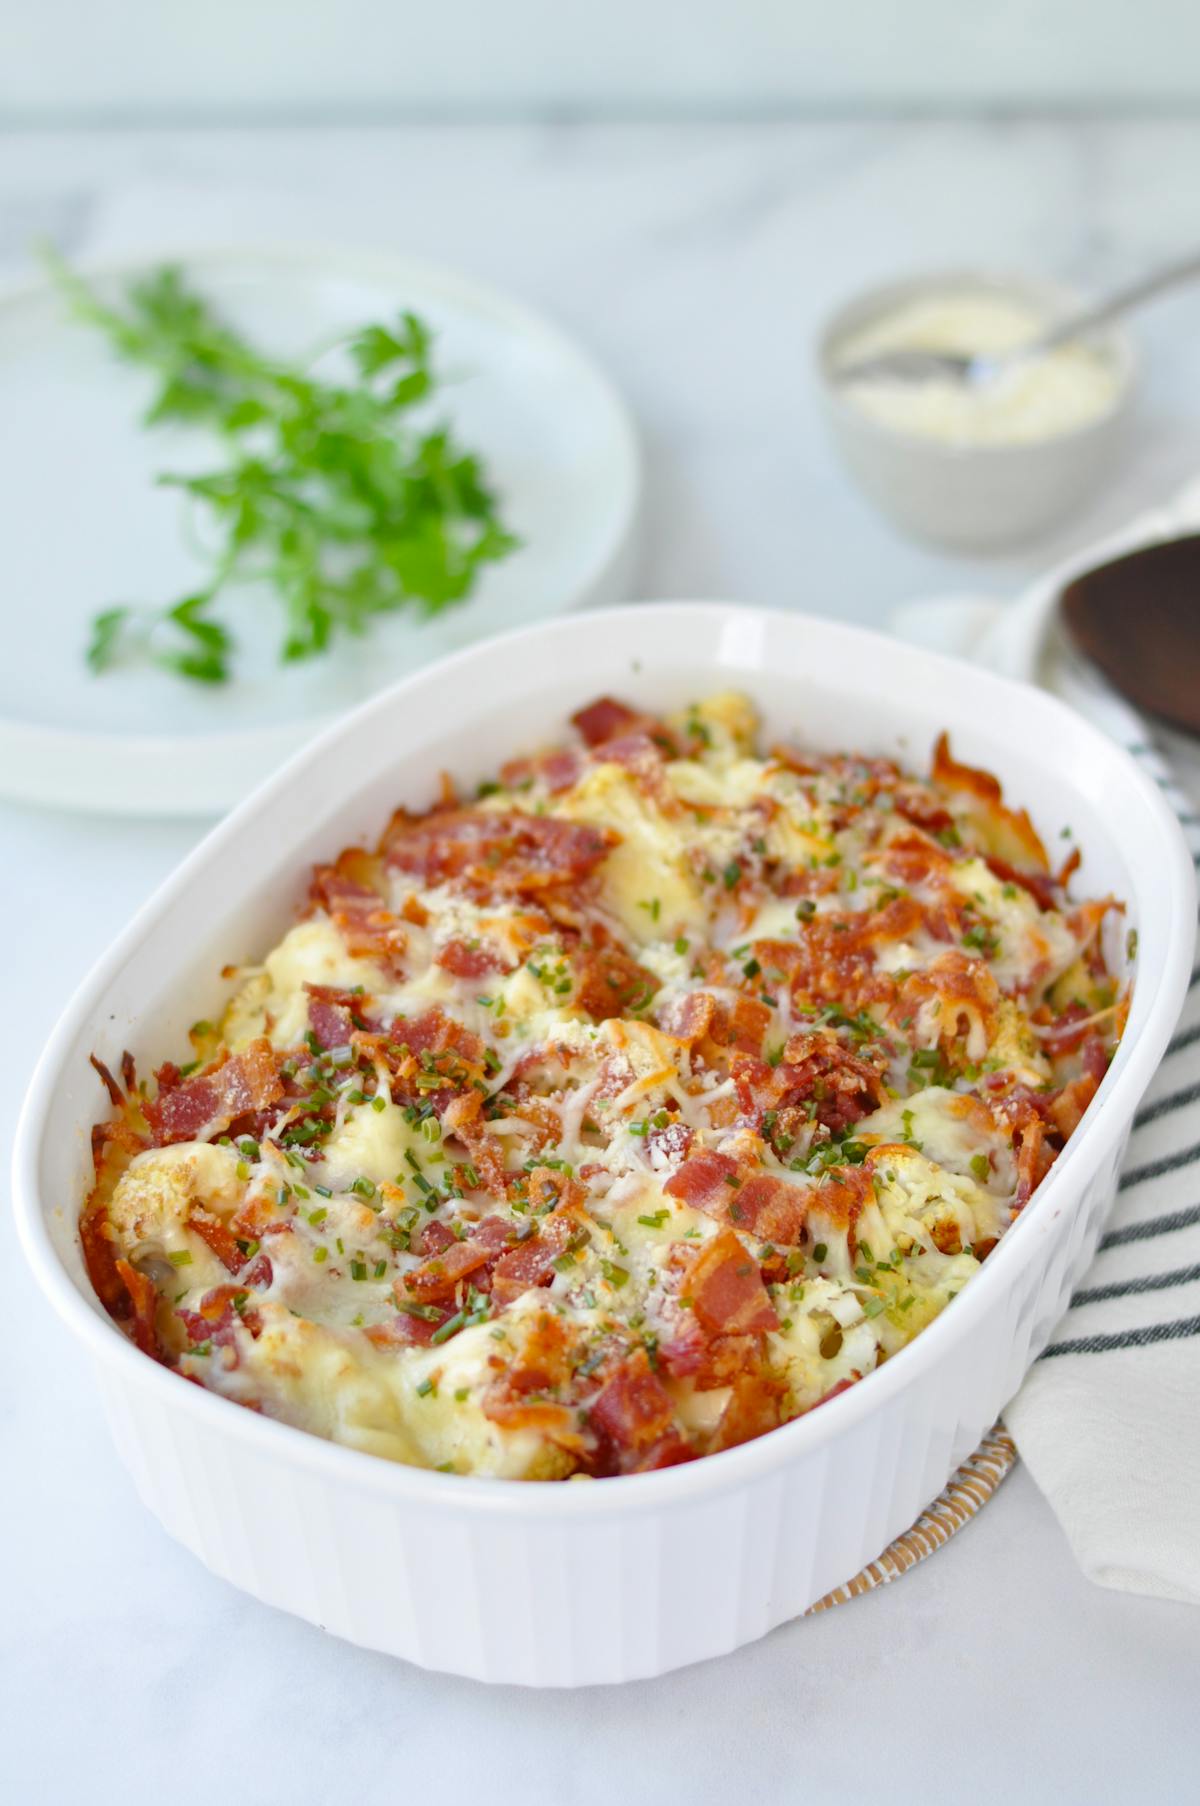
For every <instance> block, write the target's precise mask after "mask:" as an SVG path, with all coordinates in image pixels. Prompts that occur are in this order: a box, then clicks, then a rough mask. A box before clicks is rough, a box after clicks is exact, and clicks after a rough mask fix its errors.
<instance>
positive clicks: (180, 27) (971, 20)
mask: <svg viewBox="0 0 1200 1806" xmlns="http://www.w3.org/2000/svg"><path fill="white" fill-rule="evenodd" d="M1198 97H1200V8H1197V7H1196V5H1195V4H1194V0H1140V3H1139V4H1137V5H1134V4H1132V0H603V4H600V3H598V0H436V3H435V4H430V0H205V4H203V5H197V4H195V3H194V0H103V3H100V0H91V3H89V0H3V5H2V6H0V118H8V119H10V120H14V119H15V120H20V121H23V122H26V123H34V122H37V121H39V120H45V119H50V120H56V121H60V122H61V121H71V120H77V119H81V118H83V119H91V120H97V121H100V120H103V121H116V122H128V121H131V120H145V119H147V118H155V119H158V120H162V121H164V122H171V123H176V122H178V121H179V120H180V119H181V118H193V119H204V120H209V119H211V120H221V119H229V118H231V117H262V116H264V115H273V116H276V117H279V116H282V117H287V118H291V119H315V118H326V119H327V118H336V119H338V120H341V121H345V122H348V123H352V122H354V121H356V120H361V119H363V118H364V116H366V117H370V116H372V115H379V114H384V115H391V114H401V115H404V114H409V115H411V114H412V113H414V112H423V113H427V114H436V113H437V112H439V111H444V110H445V109H446V108H452V109H454V110H456V111H458V112H459V113H464V114H468V115H469V114H471V113H479V112H480V111H482V112H485V113H493V114H495V113H501V114H511V113H519V112H521V111H522V110H524V109H528V108H533V109H536V110H540V111H543V112H545V111H549V112H551V113H554V114H557V115H561V114H562V113H564V112H568V113H569V112H572V111H579V110H583V111H588V112H592V113H598V114H601V115H613V114H616V115H620V114H622V113H627V112H629V111H631V110H632V111H639V112H651V113H661V112H663V111H664V110H667V111H673V112H685V113H686V112H696V111H700V112H704V111H712V110H716V111H723V112H737V113H745V112H748V111H754V112H761V111H763V110H770V109H781V108H782V109H788V110H791V109H798V110H799V111H801V112H803V111H805V110H813V109H816V110H820V109H823V108H831V107H832V108H837V109H847V108H848V109H851V110H862V109H864V108H869V107H872V106H874V107H884V106H895V105H904V106H917V107H921V106H926V105H930V104H933V105H937V106H940V107H950V108H954V109H958V110H962V109H964V108H969V107H971V106H978V105H995V104H999V105H1002V106H1005V107H1011V106H1014V105H1016V106H1021V105H1045V104H1057V103H1060V102H1067V103H1069V104H1071V105H1073V106H1080V105H1082V106H1086V107H1089V108H1095V107H1096V106H1098V105H1104V104H1110V103H1113V102H1120V103H1126V104H1127V103H1129V102H1131V101H1132V102H1138V103H1143V104H1146V103H1148V104H1152V105H1154V104H1164V103H1167V104H1175V103H1180V102H1184V103H1187V102H1191V103H1194V102H1195V101H1196V100H1197V98H1198Z"/></svg>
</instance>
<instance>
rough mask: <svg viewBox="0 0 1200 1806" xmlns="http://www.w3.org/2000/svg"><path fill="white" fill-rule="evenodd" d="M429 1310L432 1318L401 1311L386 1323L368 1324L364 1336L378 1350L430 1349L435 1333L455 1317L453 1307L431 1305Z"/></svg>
mask: <svg viewBox="0 0 1200 1806" xmlns="http://www.w3.org/2000/svg"><path fill="white" fill-rule="evenodd" d="M428 1308H429V1309H430V1311H432V1312H433V1313H434V1314H433V1315H432V1316H429V1317H425V1316H421V1317H418V1316H414V1315H413V1313H412V1312H410V1311H400V1312H398V1313H397V1315H396V1316H395V1317H392V1318H389V1320H388V1321H387V1322H386V1323H370V1324H368V1325H367V1327H366V1328H365V1329H364V1330H363V1334H364V1336H366V1338H367V1341H368V1342H371V1343H373V1344H374V1346H375V1347H376V1348H383V1349H397V1348H428V1347H429V1345H430V1343H431V1342H432V1341H433V1336H434V1332H435V1331H436V1330H439V1329H440V1328H441V1327H442V1325H443V1323H449V1321H450V1319H451V1317H453V1316H454V1315H455V1311H454V1307H453V1305H441V1306H439V1305H430V1306H429V1307H428Z"/></svg>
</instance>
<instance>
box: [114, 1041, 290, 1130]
mask: <svg viewBox="0 0 1200 1806" xmlns="http://www.w3.org/2000/svg"><path fill="white" fill-rule="evenodd" d="M155 1077H156V1078H157V1080H158V1096H157V1097H156V1098H155V1099H154V1101H153V1103H147V1104H145V1105H144V1106H143V1112H144V1115H145V1118H146V1123H147V1126H148V1127H149V1130H150V1136H151V1145H152V1146H153V1147H160V1148H162V1147H167V1146H169V1145H170V1143H171V1142H175V1141H196V1140H197V1139H199V1138H200V1137H201V1136H212V1135H220V1134H223V1133H224V1131H225V1130H226V1129H227V1128H228V1127H229V1125H230V1123H232V1122H235V1121H236V1120H237V1118H238V1117H239V1116H246V1115H248V1114H249V1113H250V1112H251V1111H254V1110H263V1109H265V1108H266V1107H267V1105H268V1104H273V1103H276V1102H277V1101H278V1099H279V1098H281V1097H282V1096H283V1086H282V1084H281V1083H280V1079H279V1073H278V1071H277V1070H276V1056H275V1052H274V1049H273V1048H272V1046H271V1043H270V1042H269V1041H268V1040H266V1039H259V1040H257V1041H251V1043H250V1045H249V1046H248V1047H246V1048H244V1049H243V1050H242V1052H241V1053H238V1054H231V1055H230V1056H229V1057H228V1058H227V1059H225V1060H223V1061H222V1062H221V1064H220V1065H219V1066H216V1067H214V1068H212V1069H211V1070H210V1071H208V1072H198V1073H196V1074H194V1076H193V1077H191V1078H188V1079H184V1078H182V1077H181V1076H180V1072H179V1068H178V1067H177V1066H173V1065H170V1064H168V1065H166V1066H161V1067H160V1068H159V1070H158V1072H157V1073H156V1074H155Z"/></svg>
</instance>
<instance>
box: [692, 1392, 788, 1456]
mask: <svg viewBox="0 0 1200 1806" xmlns="http://www.w3.org/2000/svg"><path fill="white" fill-rule="evenodd" d="M785 1391H786V1387H785V1386H784V1383H783V1381H782V1380H777V1379H775V1378H774V1377H773V1376H772V1375H771V1374H769V1373H761V1372H760V1373H739V1374H737V1375H735V1377H734V1379H733V1382H732V1386H731V1390H730V1396H729V1402H728V1404H727V1405H726V1406H725V1409H724V1410H723V1411H722V1413H721V1420H720V1422H719V1423H718V1425H717V1427H716V1429H715V1430H714V1431H713V1433H712V1435H711V1437H710V1438H709V1441H708V1446H707V1447H706V1449H705V1451H704V1452H705V1454H706V1455H715V1454H717V1453H718V1452H719V1450H721V1449H732V1448H736V1447H737V1446H738V1444H739V1443H742V1442H752V1441H753V1440H754V1438H755V1437H756V1436H765V1435H766V1433H767V1431H768V1430H774V1429H777V1428H778V1426H779V1422H780V1407H781V1403H782V1400H783V1397H784V1394H785Z"/></svg>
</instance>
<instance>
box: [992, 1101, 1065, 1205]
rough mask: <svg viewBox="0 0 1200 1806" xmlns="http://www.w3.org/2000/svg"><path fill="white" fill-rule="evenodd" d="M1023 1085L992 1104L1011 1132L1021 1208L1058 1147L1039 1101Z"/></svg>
mask: <svg viewBox="0 0 1200 1806" xmlns="http://www.w3.org/2000/svg"><path fill="white" fill-rule="evenodd" d="M1042 1101H1044V1100H1040V1099H1039V1100H1035V1099H1034V1097H1033V1095H1032V1094H1031V1093H1030V1092H1029V1091H1028V1090H1027V1089H1026V1087H1025V1086H1024V1085H1018V1086H1016V1087H1015V1088H1014V1089H1013V1090H1012V1091H1010V1092H1009V1094H1008V1096H1007V1097H1003V1098H1001V1099H1000V1100H999V1101H998V1102H997V1103H995V1104H993V1106H992V1109H993V1112H994V1114H995V1115H996V1116H997V1117H998V1118H999V1120H1000V1121H1001V1122H1003V1123H1004V1124H1005V1125H1006V1126H1007V1127H1008V1129H1009V1130H1010V1132H1011V1134H1012V1145H1013V1157H1014V1159H1015V1160H1016V1163H1017V1192H1016V1198H1015V1200H1014V1202H1015V1204H1016V1207H1017V1209H1018V1210H1021V1209H1023V1208H1024V1206H1025V1205H1026V1204H1028V1202H1029V1200H1030V1198H1031V1197H1032V1196H1033V1194H1034V1192H1035V1191H1036V1190H1037V1188H1038V1186H1039V1185H1040V1184H1041V1182H1042V1180H1043V1179H1044V1178H1045V1176H1046V1174H1047V1173H1048V1172H1049V1170H1050V1168H1051V1166H1052V1165H1053V1164H1054V1159H1055V1156H1056V1154H1057V1152H1058V1150H1057V1149H1056V1148H1054V1147H1051V1146H1050V1144H1049V1143H1048V1142H1047V1140H1046V1124H1045V1120H1044V1118H1043V1116H1042V1112H1041V1110H1040V1109H1039V1108H1038V1103H1039V1102H1042Z"/></svg>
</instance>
